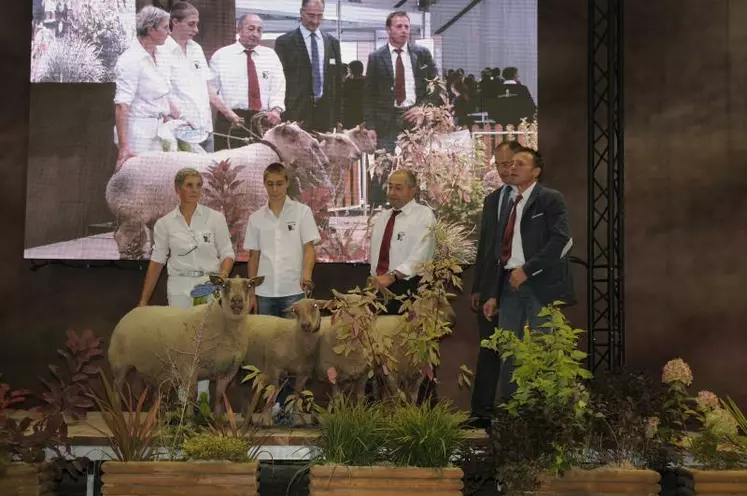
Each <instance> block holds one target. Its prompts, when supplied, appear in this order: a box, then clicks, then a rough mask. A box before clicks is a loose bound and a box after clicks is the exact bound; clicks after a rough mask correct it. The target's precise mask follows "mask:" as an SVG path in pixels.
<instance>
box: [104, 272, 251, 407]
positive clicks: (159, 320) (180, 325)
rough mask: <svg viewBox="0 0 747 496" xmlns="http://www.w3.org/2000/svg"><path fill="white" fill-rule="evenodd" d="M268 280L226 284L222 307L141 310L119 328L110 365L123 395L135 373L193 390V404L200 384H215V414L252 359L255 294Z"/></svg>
mask: <svg viewBox="0 0 747 496" xmlns="http://www.w3.org/2000/svg"><path fill="white" fill-rule="evenodd" d="M263 281H264V277H255V278H253V279H242V278H239V277H238V276H236V277H235V278H233V279H228V280H226V281H224V282H223V281H222V280H220V279H219V278H213V279H212V282H213V283H214V284H215V283H218V285H219V287H220V298H219V301H218V302H211V303H208V304H204V305H198V306H195V307H192V308H187V309H184V308H175V307H164V306H145V307H138V308H135V309H133V310H131V311H130V312H129V313H127V314H126V315H125V316H124V317H123V318H122V319H121V320H120V321H119V323H118V324H117V326H116V327H115V328H114V332H113V333H112V337H111V343H110V345H109V351H108V359H109V364H110V365H111V369H112V372H113V374H114V386H115V387H116V388H117V389H116V390H117V391H121V390H122V386H123V385H124V382H125V378H126V376H127V374H128V372H130V371H131V370H132V369H135V370H137V372H139V373H140V374H141V376H142V377H143V378H144V379H146V380H147V381H148V382H150V383H152V384H154V385H155V386H157V387H161V386H162V385H165V384H171V386H172V387H174V386H177V387H178V386H179V385H180V384H182V385H186V387H187V391H186V394H187V397H186V400H187V401H190V400H192V401H195V400H196V393H197V381H199V380H207V379H212V380H215V397H214V398H213V410H214V412H215V414H216V415H218V414H220V410H221V406H220V402H221V400H222V398H223V393H224V392H225V390H226V387H227V386H228V384H229V383H230V382H231V380H233V378H234V377H235V375H236V372H237V370H238V368H239V366H240V365H241V361H242V360H243V359H244V355H245V354H246V348H247V344H248V336H247V334H246V332H245V331H244V329H245V327H244V319H245V317H246V314H247V310H248V308H249V305H248V302H249V294H250V291H251V289H252V288H253V287H255V286H258V285H259V284H261V283H262V282H263Z"/></svg>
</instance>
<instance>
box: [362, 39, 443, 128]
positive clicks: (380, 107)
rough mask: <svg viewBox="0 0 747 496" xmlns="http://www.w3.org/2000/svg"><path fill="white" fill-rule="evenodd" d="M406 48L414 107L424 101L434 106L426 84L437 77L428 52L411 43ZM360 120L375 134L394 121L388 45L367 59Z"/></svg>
mask: <svg viewBox="0 0 747 496" xmlns="http://www.w3.org/2000/svg"><path fill="white" fill-rule="evenodd" d="M407 48H408V51H409V52H410V61H411V62H412V74H413V77H414V78H415V105H420V104H422V103H425V102H426V101H430V102H432V103H437V102H438V101H439V98H438V95H437V94H434V95H429V94H428V82H427V81H426V79H433V78H434V77H436V76H438V70H437V69H436V64H435V63H434V62H433V56H432V55H431V52H430V51H429V50H428V49H427V48H425V47H422V46H420V45H416V44H415V43H408V44H407ZM363 117H364V119H365V122H366V126H367V127H368V128H369V129H374V130H375V131H376V132H377V133H378V134H381V133H382V131H383V130H385V129H387V128H388V127H390V126H392V125H393V124H394V122H395V120H396V118H397V114H396V112H395V110H394V67H393V64H392V56H391V53H390V52H389V44H388V43H387V44H386V45H384V46H383V47H381V48H379V49H378V50H376V51H375V52H373V53H371V54H369V56H368V65H367V66H366V86H365V97H364V107H363Z"/></svg>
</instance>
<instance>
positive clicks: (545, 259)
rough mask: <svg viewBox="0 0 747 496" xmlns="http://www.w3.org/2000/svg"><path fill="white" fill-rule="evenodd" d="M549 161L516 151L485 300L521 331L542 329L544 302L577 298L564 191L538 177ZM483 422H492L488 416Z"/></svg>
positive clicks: (505, 374)
mask: <svg viewBox="0 0 747 496" xmlns="http://www.w3.org/2000/svg"><path fill="white" fill-rule="evenodd" d="M543 168H544V163H543V161H542V157H541V155H540V154H539V153H538V152H536V151H535V150H532V149H531V148H523V149H521V150H520V151H519V152H517V153H516V154H515V155H514V156H513V160H512V162H511V166H510V169H509V170H510V172H509V175H510V183H511V184H513V185H514V188H515V191H514V195H513V197H512V198H511V199H510V201H509V202H508V205H507V207H508V208H506V209H505V210H502V211H501V213H500V219H499V222H498V232H500V233H503V234H502V236H500V237H498V236H496V238H497V239H498V240H499V242H498V243H497V244H496V246H495V255H494V256H495V258H496V261H497V276H496V278H495V281H494V284H493V291H492V296H491V298H489V299H488V300H487V301H486V302H485V304H484V305H483V308H482V311H483V313H484V316H485V318H486V319H487V320H491V319H493V318H494V317H495V315H496V313H498V327H499V328H501V329H506V330H511V331H513V332H515V333H516V334H517V335H518V336H519V337H522V336H523V335H524V326H525V325H526V324H528V325H529V328H530V329H533V330H535V331H536V330H542V326H541V324H542V323H543V322H545V320H546V318H545V317H539V312H540V310H541V309H542V307H544V306H546V305H549V304H551V303H553V302H554V301H562V302H564V303H565V304H568V305H570V304H573V303H575V302H576V299H575V295H574V292H573V283H572V280H571V274H570V269H569V266H568V257H567V252H568V249H569V247H570V245H571V229H570V225H569V223H568V211H567V208H566V204H565V199H564V198H563V195H562V194H561V193H560V192H559V191H556V190H554V189H550V188H548V187H546V186H543V185H542V184H540V183H539V182H537V179H538V178H539V176H540V174H541V173H542V169H543ZM513 370H514V365H513V360H508V361H506V362H505V363H504V364H503V366H502V368H501V370H500V390H501V399H502V400H503V401H507V400H509V399H510V398H511V397H512V396H513V394H514V392H515V391H516V384H515V383H512V382H510V380H511V375H512V374H513ZM484 423H485V424H486V425H485V426H487V424H488V423H489V420H488V419H484Z"/></svg>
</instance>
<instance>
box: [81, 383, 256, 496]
mask: <svg viewBox="0 0 747 496" xmlns="http://www.w3.org/2000/svg"><path fill="white" fill-rule="evenodd" d="M102 383H103V386H104V391H105V396H104V397H98V396H96V395H94V399H95V401H96V403H97V405H98V406H99V408H100V409H101V412H102V418H103V419H104V421H105V423H106V425H107V427H108V429H109V431H110V432H109V433H105V432H102V433H103V434H105V435H107V437H108V440H109V446H110V447H111V449H112V451H113V453H114V458H115V460H112V461H107V462H105V463H104V464H103V465H102V472H103V475H102V481H103V487H102V495H124V494H149V495H157V494H181V495H184V496H189V495H202V494H206V492H207V491H210V490H213V489H214V488H215V487H216V486H220V488H221V489H222V490H223V491H224V492H225V491H227V492H228V493H230V494H238V493H240V494H257V490H258V482H257V478H258V475H259V462H258V461H257V456H258V454H259V448H260V446H261V445H262V442H261V440H259V439H258V438H257V437H255V436H254V434H255V433H256V431H255V430H253V428H252V427H250V426H249V425H248V424H247V423H243V424H239V423H238V422H237V419H236V415H235V414H234V412H233V410H232V409H231V406H230V404H229V402H228V400H227V399H226V397H225V395H224V397H223V402H224V406H225V408H226V412H227V413H226V418H225V420H222V419H221V420H216V419H214V418H212V417H211V418H210V421H209V423H208V426H207V428H200V427H199V426H196V425H193V424H189V423H187V422H186V421H185V418H184V417H183V416H180V414H179V413H178V412H177V413H176V414H174V415H168V416H166V418H168V420H169V422H167V421H166V419H165V418H163V417H162V416H160V415H159V409H160V407H161V399H160V397H159V396H156V398H155V399H154V401H153V404H152V405H151V408H150V411H148V412H145V411H144V409H143V408H144V405H145V404H146V398H147V396H148V390H147V388H146V389H145V390H144V391H143V392H142V393H141V395H140V396H139V397H138V400H137V402H136V403H135V402H134V401H133V400H132V396H131V395H125V394H124V393H122V392H120V391H114V389H113V388H112V386H111V384H110V383H109V381H108V380H107V379H106V377H105V376H104V375H103V374H102ZM123 407H124V408H123ZM169 423H173V425H169Z"/></svg>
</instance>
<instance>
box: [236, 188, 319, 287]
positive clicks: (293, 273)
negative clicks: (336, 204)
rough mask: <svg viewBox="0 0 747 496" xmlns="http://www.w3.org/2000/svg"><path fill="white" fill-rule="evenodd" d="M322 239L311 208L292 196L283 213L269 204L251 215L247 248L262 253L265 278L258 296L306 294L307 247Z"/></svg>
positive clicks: (261, 274) (258, 271) (261, 260)
mask: <svg viewBox="0 0 747 496" xmlns="http://www.w3.org/2000/svg"><path fill="white" fill-rule="evenodd" d="M320 240H321V237H320V236H319V229H317V227H316V222H315V221H314V215H313V214H312V213H311V209H310V208H309V207H308V206H307V205H304V204H303V203H299V202H297V201H294V200H291V199H290V198H288V197H286V198H285V203H284V204H283V209H282V210H281V211H280V215H279V216H275V214H274V213H273V212H272V210H270V207H269V205H265V206H264V207H262V208H260V209H259V210H257V211H256V212H254V213H253V214H252V215H250V216H249V221H248V222H247V225H246V236H245V237H244V249H245V250H254V251H259V252H260V253H259V267H258V269H257V275H258V276H264V278H265V280H264V282H263V283H262V284H260V285H259V286H257V288H256V290H255V292H256V294H257V296H266V297H279V296H292V295H297V294H301V293H303V289H302V288H301V277H302V276H303V246H304V245H305V244H306V243H309V242H314V243H316V242H318V241H320Z"/></svg>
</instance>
